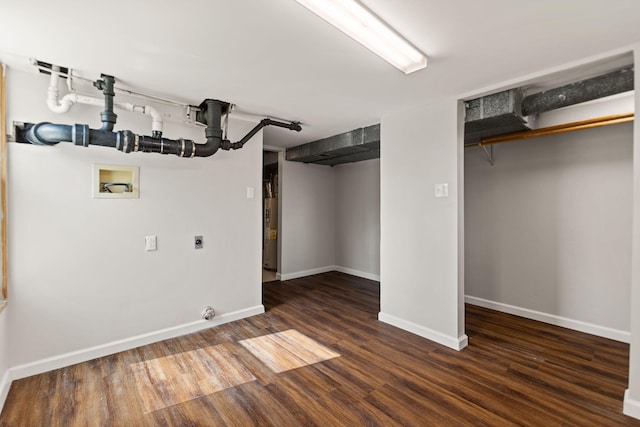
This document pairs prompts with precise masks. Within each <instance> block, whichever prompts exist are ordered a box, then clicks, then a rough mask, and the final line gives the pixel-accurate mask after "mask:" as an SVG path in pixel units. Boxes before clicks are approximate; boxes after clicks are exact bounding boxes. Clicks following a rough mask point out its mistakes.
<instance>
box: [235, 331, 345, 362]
mask: <svg viewBox="0 0 640 427" xmlns="http://www.w3.org/2000/svg"><path fill="white" fill-rule="evenodd" d="M240 344H242V345H243V346H244V348H246V349H247V350H249V351H250V352H251V353H252V354H253V355H254V356H255V357H257V358H258V359H260V361H262V363H264V364H265V365H267V366H268V367H269V369H271V370H272V371H273V372H284V371H289V370H291V369H296V368H301V367H303V366H307V365H311V364H314V363H318V362H323V361H325V360H329V359H333V358H335V357H340V355H339V354H338V353H336V352H334V351H331V350H329V349H328V348H327V347H325V346H323V345H322V344H319V343H317V342H316V341H314V340H312V339H311V338H309V337H308V336H306V335H304V334H301V333H300V332H298V331H296V330H295V329H289V330H288V331H284V332H276V333H274V334H269V335H264V336H261V337H257V338H249V339H246V340H242V341H240Z"/></svg>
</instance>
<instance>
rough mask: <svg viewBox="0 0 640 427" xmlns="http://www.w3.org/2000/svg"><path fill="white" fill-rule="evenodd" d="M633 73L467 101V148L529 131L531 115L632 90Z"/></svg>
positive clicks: (621, 72) (627, 70) (629, 70)
mask: <svg viewBox="0 0 640 427" xmlns="http://www.w3.org/2000/svg"><path fill="white" fill-rule="evenodd" d="M633 71H634V68H633V66H631V67H626V68H623V69H620V70H617V71H613V72H610V73H607V74H602V75H599V76H596V77H592V78H588V79H584V80H580V81H577V82H573V83H569V84H566V85H563V86H560V87H557V88H554V89H549V90H546V91H542V92H539V93H534V94H531V95H527V96H524V90H523V89H511V90H507V91H504V92H499V93H495V94H491V95H487V96H484V97H482V98H477V99H473V100H471V101H468V102H467V103H466V106H467V115H466V117H465V133H464V142H465V145H473V144H478V143H480V141H481V140H483V139H485V138H488V137H493V136H496V135H504V134H509V133H514V132H522V131H527V130H530V127H529V125H528V123H527V117H528V116H533V115H536V114H540V113H544V112H546V111H551V110H556V109H558V108H562V107H568V106H570V105H575V104H580V103H582V102H587V101H593V100H595V99H600V98H604V97H605V96H611V95H616V94H618V93H623V92H628V91H632V90H633V89H634V78H633V77H634V72H633Z"/></svg>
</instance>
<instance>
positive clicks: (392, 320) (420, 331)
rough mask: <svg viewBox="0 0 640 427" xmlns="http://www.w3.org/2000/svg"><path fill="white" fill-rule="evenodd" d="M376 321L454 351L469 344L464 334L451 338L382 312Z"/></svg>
mask: <svg viewBox="0 0 640 427" xmlns="http://www.w3.org/2000/svg"><path fill="white" fill-rule="evenodd" d="M378 320H379V321H381V322H384V323H388V324H389V325H392V326H395V327H397V328H400V329H404V330H405V331H409V332H411V333H413V334H416V335H419V336H421V337H423V338H426V339H428V340H431V341H435V342H437V343H438V344H442V345H444V346H446V347H449V348H452V349H454V350H458V351H459V350H462V349H463V348H465V347H466V346H467V345H468V344H469V339H468V338H467V336H466V335H464V334H463V335H461V336H460V337H458V338H456V337H452V336H449V335H445V334H443V333H441V332H437V331H434V330H433V329H429V328H426V327H424V326H421V325H418V324H415V323H413V322H409V321H408V320H404V319H400V318H399V317H395V316H392V315H390V314H386V313H383V312H380V313H378Z"/></svg>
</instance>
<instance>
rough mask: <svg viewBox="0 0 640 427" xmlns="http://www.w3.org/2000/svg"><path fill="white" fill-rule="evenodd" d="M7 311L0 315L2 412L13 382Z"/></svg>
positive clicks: (0, 404)
mask: <svg viewBox="0 0 640 427" xmlns="http://www.w3.org/2000/svg"><path fill="white" fill-rule="evenodd" d="M6 310H7V309H5V312H2V313H0V412H2V407H3V406H4V401H5V399H6V398H7V394H8V393H9V386H10V385H11V380H10V379H9V354H8V351H7V349H8V347H9V337H8V333H7V332H8V323H7V312H6Z"/></svg>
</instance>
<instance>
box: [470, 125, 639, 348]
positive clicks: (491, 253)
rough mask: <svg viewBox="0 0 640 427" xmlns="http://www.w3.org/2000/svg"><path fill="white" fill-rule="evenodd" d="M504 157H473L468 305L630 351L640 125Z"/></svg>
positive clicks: (499, 150)
mask: <svg viewBox="0 0 640 427" xmlns="http://www.w3.org/2000/svg"><path fill="white" fill-rule="evenodd" d="M494 156H495V165H494V166H491V165H490V163H489V161H488V160H487V157H486V156H485V153H484V151H483V150H482V148H480V147H477V148H471V149H467V150H465V221H466V222H465V230H466V232H465V238H466V241H465V260H466V268H465V270H466V280H465V283H466V294H467V296H470V297H473V298H480V299H482V300H485V301H480V303H481V304H482V303H485V302H491V303H497V306H496V307H494V308H498V309H501V308H505V307H503V305H505V304H506V305H510V306H515V307H517V308H520V309H523V312H522V313H517V314H523V315H527V311H529V310H532V311H535V312H540V313H544V314H546V315H549V317H550V318H549V319H548V320H549V321H551V322H552V323H554V320H559V319H557V317H560V318H564V320H565V321H566V322H571V321H573V322H576V323H583V325H582V326H583V329H582V330H586V331H587V332H591V333H596V334H599V335H604V336H608V337H610V338H615V339H620V340H623V341H624V340H627V341H628V333H629V315H630V312H629V304H628V301H629V297H630V289H629V281H630V272H631V253H630V251H631V184H632V179H631V177H632V161H631V159H632V125H631V124H621V125H615V126H608V127H603V128H598V129H592V130H585V131H580V132H572V133H567V134H562V135H554V136H548V137H543V138H535V139H528V140H523V141H516V142H512V143H508V144H499V145H496V146H494ZM471 302H477V301H474V300H471ZM540 320H547V319H540ZM584 324H586V325H584ZM565 326H572V325H568V324H566V325H565ZM587 326H588V327H589V328H590V329H584V328H586V327H587ZM578 329H579V328H578Z"/></svg>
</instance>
